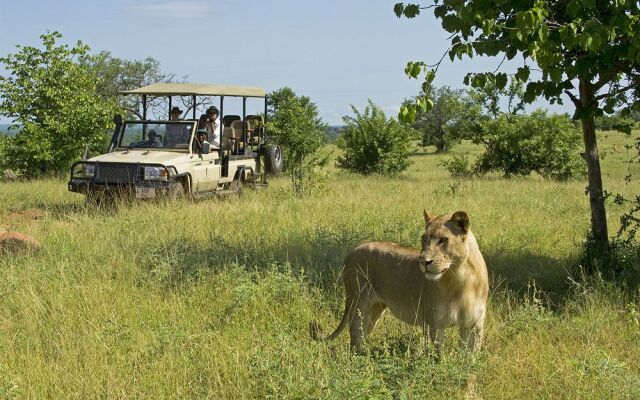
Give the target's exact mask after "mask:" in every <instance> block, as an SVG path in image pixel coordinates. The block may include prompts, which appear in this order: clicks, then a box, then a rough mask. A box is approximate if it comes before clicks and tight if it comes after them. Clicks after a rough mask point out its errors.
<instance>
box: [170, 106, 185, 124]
mask: <svg viewBox="0 0 640 400" xmlns="http://www.w3.org/2000/svg"><path fill="white" fill-rule="evenodd" d="M170 115H171V117H170V118H171V120H172V121H175V120H177V119H180V116H181V115H182V110H181V109H180V107H173V108H171V112H170Z"/></svg>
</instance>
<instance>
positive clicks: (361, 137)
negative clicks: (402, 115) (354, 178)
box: [338, 100, 412, 175]
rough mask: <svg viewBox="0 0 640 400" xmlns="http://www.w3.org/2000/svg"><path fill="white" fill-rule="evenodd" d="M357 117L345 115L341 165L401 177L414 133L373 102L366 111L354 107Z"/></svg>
mask: <svg viewBox="0 0 640 400" xmlns="http://www.w3.org/2000/svg"><path fill="white" fill-rule="evenodd" d="M351 109H352V110H353V113H354V116H344V117H343V118H342V120H343V121H344V123H345V125H346V126H345V128H344V130H343V133H342V136H341V137H340V139H339V140H338V148H340V149H342V150H343V151H344V154H343V155H342V156H340V157H338V166H339V167H341V168H345V169H348V170H351V171H354V172H358V173H361V174H365V175H366V174H371V173H380V174H397V173H400V172H402V171H404V170H406V169H407V168H408V167H409V165H411V161H410V160H409V153H410V140H411V137H412V130H411V129H410V128H408V127H406V126H404V125H401V124H400V123H399V122H398V121H396V120H395V119H393V118H391V119H389V120H387V117H386V116H385V114H384V112H383V111H382V110H381V109H380V108H379V107H378V106H376V105H375V104H373V102H372V101H371V100H369V102H368V105H367V106H366V107H365V109H364V112H362V113H361V112H360V111H358V110H357V109H356V108H355V107H354V106H351Z"/></svg>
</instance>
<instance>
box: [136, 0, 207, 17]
mask: <svg viewBox="0 0 640 400" xmlns="http://www.w3.org/2000/svg"><path fill="white" fill-rule="evenodd" d="M210 4H211V3H206V2H201V1H165V2H155V3H146V4H136V5H131V6H128V7H127V11H128V12H132V13H136V14H138V15H143V16H147V17H154V18H159V17H160V18H161V17H166V18H185V19H190V18H202V17H206V16H208V15H209V14H210V12H211V6H210Z"/></svg>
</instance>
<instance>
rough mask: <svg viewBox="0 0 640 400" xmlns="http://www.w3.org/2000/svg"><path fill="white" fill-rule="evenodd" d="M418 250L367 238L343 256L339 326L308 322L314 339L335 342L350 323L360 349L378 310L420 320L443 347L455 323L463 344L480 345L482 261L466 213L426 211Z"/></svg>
mask: <svg viewBox="0 0 640 400" xmlns="http://www.w3.org/2000/svg"><path fill="white" fill-rule="evenodd" d="M424 220H425V223H426V228H425V232H424V234H423V235H422V250H421V251H418V250H416V249H412V248H408V247H403V246H400V245H398V244H395V243H390V242H366V243H363V244H361V245H359V246H358V247H356V248H355V249H353V250H352V251H351V252H349V254H347V256H346V257H345V259H344V269H343V271H342V278H343V281H344V286H345V292H346V302H345V309H344V314H343V315H342V320H341V321H340V325H338V327H337V328H336V330H335V332H333V333H332V334H331V335H329V336H328V337H323V336H322V334H321V328H320V326H319V325H318V324H317V323H316V322H315V321H312V322H311V323H309V330H310V333H311V337H312V338H313V339H314V340H333V339H335V338H336V337H337V336H338V335H339V334H340V333H341V332H342V330H343V329H344V328H345V326H347V324H348V325H349V333H350V335H351V348H352V350H355V351H356V352H361V351H362V346H363V341H364V339H365V338H366V336H367V335H368V334H369V333H371V331H372V330H373V328H374V327H375V325H376V323H377V321H378V319H379V318H380V317H381V316H382V313H384V311H385V310H386V309H387V308H389V309H390V310H391V313H392V314H393V315H395V316H396V317H398V318H399V319H400V320H402V321H404V322H406V323H408V324H412V325H417V326H420V327H422V328H423V329H424V331H425V333H427V334H428V335H429V336H428V337H429V339H430V340H432V341H434V342H435V345H436V349H437V350H438V353H441V352H442V346H443V344H444V330H445V328H447V327H449V326H453V325H457V326H458V327H459V328H460V345H461V347H463V348H466V349H468V350H477V349H479V348H480V344H481V340H482V329H483V325H484V318H485V312H486V304H487V295H488V292H489V281H488V277H487V267H486V264H485V262H484V259H483V257H482V253H480V249H479V248H478V243H477V242H476V238H475V237H474V236H473V233H471V230H469V217H468V216H467V214H466V213H465V212H464V211H458V212H456V213H453V214H448V215H441V216H435V215H433V214H431V213H429V212H427V211H424Z"/></svg>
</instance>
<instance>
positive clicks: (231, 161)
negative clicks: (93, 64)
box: [68, 84, 282, 198]
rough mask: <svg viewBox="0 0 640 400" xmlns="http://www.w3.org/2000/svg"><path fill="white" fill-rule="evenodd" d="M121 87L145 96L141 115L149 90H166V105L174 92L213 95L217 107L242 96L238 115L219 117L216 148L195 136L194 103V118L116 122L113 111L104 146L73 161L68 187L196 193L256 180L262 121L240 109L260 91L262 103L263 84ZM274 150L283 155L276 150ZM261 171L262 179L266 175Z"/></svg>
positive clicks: (93, 191)
mask: <svg viewBox="0 0 640 400" xmlns="http://www.w3.org/2000/svg"><path fill="white" fill-rule="evenodd" d="M123 93H124V94H136V95H142V96H143V101H142V103H143V108H144V111H143V115H144V116H145V117H146V103H147V96H153V97H154V98H157V97H161V96H166V97H168V98H169V107H171V98H172V97H173V96H181V97H185V96H187V97H188V98H192V99H193V103H192V104H194V105H195V104H197V103H196V97H197V96H214V95H215V96H220V109H222V108H223V100H224V97H225V96H227V97H229V96H231V97H242V99H243V115H242V116H235V115H230V116H224V118H221V119H222V120H223V121H224V123H223V126H221V127H220V137H221V146H220V147H213V146H212V145H210V144H209V143H204V144H200V142H198V141H197V139H196V132H197V129H198V121H197V120H196V111H195V110H196V107H192V110H193V111H192V118H190V119H183V120H154V121H150V120H147V119H146V118H143V119H142V120H139V121H125V122H120V121H118V120H117V117H116V118H115V119H114V122H116V129H115V132H114V135H113V138H112V141H111V145H110V148H109V151H108V152H107V153H106V154H102V155H99V156H97V157H93V158H90V159H88V160H83V161H78V162H76V163H75V164H74V165H73V167H72V171H71V179H70V181H69V183H68V189H69V190H70V191H73V192H77V193H83V194H86V195H89V196H92V195H95V196H100V195H104V194H112V193H127V194H131V195H133V196H135V197H136V198H153V197H157V196H159V195H173V196H179V195H183V194H187V195H192V196H194V197H200V196H206V195H211V194H214V195H215V194H225V193H229V192H234V191H238V190H239V189H240V188H241V187H242V184H243V183H244V182H250V183H256V182H257V180H258V177H259V176H260V175H261V173H260V170H259V168H260V156H261V155H265V152H266V149H267V146H266V137H265V136H266V135H265V129H264V125H265V124H264V120H262V118H263V117H262V116H247V115H246V113H245V110H246V99H247V97H258V98H265V104H266V94H265V92H264V90H263V89H260V88H244V87H238V86H222V85H197V84H155V85H150V86H147V87H144V88H140V89H135V90H132V91H128V92H123ZM265 115H266V107H265ZM221 117H223V116H221ZM258 117H259V118H260V119H261V120H260V121H258V120H257V118H258ZM176 132H178V133H176ZM176 135H177V136H179V138H178V139H176V138H175V137H176ZM270 147H273V146H270ZM278 154H279V155H280V157H281V152H279V153H278ZM279 161H282V160H279ZM261 178H262V183H266V182H265V180H264V174H262V176H261Z"/></svg>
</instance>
